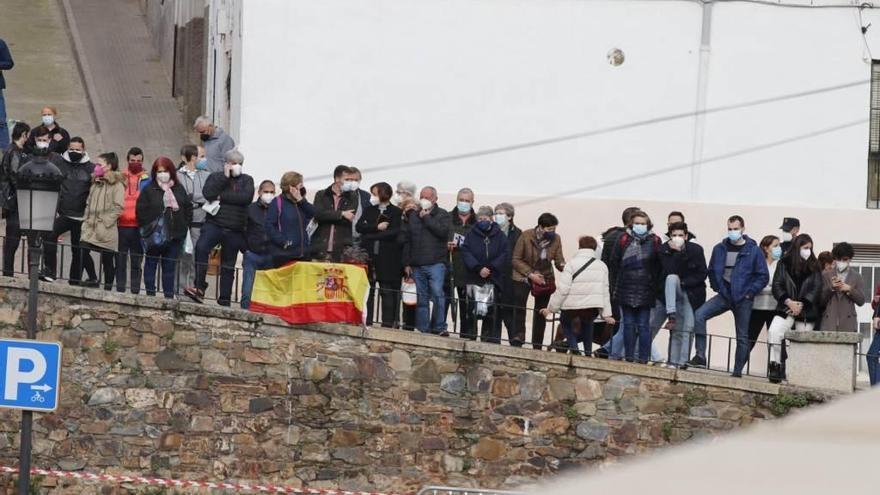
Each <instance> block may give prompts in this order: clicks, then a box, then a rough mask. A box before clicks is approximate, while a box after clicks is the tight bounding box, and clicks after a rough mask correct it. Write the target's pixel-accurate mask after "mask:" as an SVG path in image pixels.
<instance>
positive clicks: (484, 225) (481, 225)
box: [477, 220, 492, 232]
mask: <svg viewBox="0 0 880 495" xmlns="http://www.w3.org/2000/svg"><path fill="white" fill-rule="evenodd" d="M477 228H478V229H480V230H482V231H483V232H488V231H489V229H491V228H492V222H490V221H488V220H480V221H479V222H477Z"/></svg>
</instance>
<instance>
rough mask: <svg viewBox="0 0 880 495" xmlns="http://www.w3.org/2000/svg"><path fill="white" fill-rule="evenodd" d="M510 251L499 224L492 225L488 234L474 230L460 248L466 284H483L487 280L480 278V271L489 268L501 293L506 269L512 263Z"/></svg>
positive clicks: (493, 280)
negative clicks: (465, 271) (465, 273)
mask: <svg viewBox="0 0 880 495" xmlns="http://www.w3.org/2000/svg"><path fill="white" fill-rule="evenodd" d="M509 251H510V250H509V249H508V241H507V236H506V235H504V232H501V228H499V227H498V225H497V224H495V223H492V224H490V225H489V230H488V231H487V232H483V231H482V230H480V229H479V228H477V227H474V228H472V229H471V230H470V231H469V232H468V233H467V235H466V236H465V238H464V242H463V243H462V244H461V248H460V254H461V259H462V261H463V262H464V266H465V267H466V268H467V277H466V280H465V283H467V284H477V285H480V284H482V283H483V282H484V280H485V279H484V278H483V277H481V276H480V270H482V269H483V268H488V269H489V271H491V272H492V274H491V275H490V276H489V277H490V278H491V280H492V283H493V284H494V285H495V287H497V288H498V290H499V292H501V291H502V290H503V288H504V279H505V275H507V273H505V271H504V268H505V267H506V266H508V265H509V263H510V261H509V259H508V258H509V256H510V253H509Z"/></svg>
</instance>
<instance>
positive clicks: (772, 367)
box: [767, 361, 785, 383]
mask: <svg viewBox="0 0 880 495" xmlns="http://www.w3.org/2000/svg"><path fill="white" fill-rule="evenodd" d="M784 377H785V376H784V375H783V373H782V364H780V363H776V362H773V361H771V362H770V364H768V365H767V378H769V379H770V383H781V382H782V379H783V378H784Z"/></svg>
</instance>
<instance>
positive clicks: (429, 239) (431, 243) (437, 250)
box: [400, 205, 451, 266]
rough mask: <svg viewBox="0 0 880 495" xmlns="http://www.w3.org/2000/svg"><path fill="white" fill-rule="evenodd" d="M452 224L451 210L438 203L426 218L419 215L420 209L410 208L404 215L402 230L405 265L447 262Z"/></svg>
mask: <svg viewBox="0 0 880 495" xmlns="http://www.w3.org/2000/svg"><path fill="white" fill-rule="evenodd" d="M450 225H451V224H450V222H449V212H448V211H446V210H444V209H442V208H440V207H438V206H436V205H435V206H434V208H432V209H431V213H430V214H428V215H426V216H425V217H424V218H422V217H420V216H419V211H418V209H414V210H410V211H409V212H408V213H407V214H406V215H405V216H404V221H403V228H402V229H401V231H400V234H401V237H402V239H403V265H404V266H428V265H434V264H437V263H444V264H445V263H446V262H447V258H448V255H449V248H448V247H447V246H446V242H447V239H448V237H449V228H450Z"/></svg>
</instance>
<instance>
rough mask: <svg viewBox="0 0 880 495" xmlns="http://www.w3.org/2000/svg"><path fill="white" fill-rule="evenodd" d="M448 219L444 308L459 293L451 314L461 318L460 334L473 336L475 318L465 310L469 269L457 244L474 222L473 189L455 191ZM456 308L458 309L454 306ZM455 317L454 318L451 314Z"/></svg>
mask: <svg viewBox="0 0 880 495" xmlns="http://www.w3.org/2000/svg"><path fill="white" fill-rule="evenodd" d="M449 219H450V221H451V222H452V224H451V225H450V228H449V243H448V244H447V245H448V246H449V253H450V254H449V256H450V258H451V261H452V264H451V267H450V270H448V273H447V276H446V279H447V280H446V312H447V313H448V312H449V307H450V306H451V305H452V304H453V303H454V302H455V300H456V294H457V295H458V297H457V299H458V307H457V308H453V316H455V315H456V314H457V316H458V318H457V319H458V320H459V321H460V322H461V328H460V330H459V331H460V332H461V334H462V336H466V337H467V336H470V337H472V338H476V323H477V322H476V320H475V319H474V317H473V315H472V314H471V312H470V311H468V306H467V304H468V301H467V284H468V283H469V282H467V278H468V269H467V267H466V266H465V264H464V260H462V258H461V253H460V249H459V248H460V247H461V243H462V242H464V238H465V237H466V236H467V235H468V232H470V231H471V229H472V228H473V227H474V225H475V224H476V223H477V216H476V215H475V213H474V192H473V191H472V190H470V189H469V188H467V187H465V188H463V189H460V190H459V191H458V194H457V195H456V200H455V208H453V209H451V210H449ZM456 309H457V310H456ZM454 319H455V318H454Z"/></svg>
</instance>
